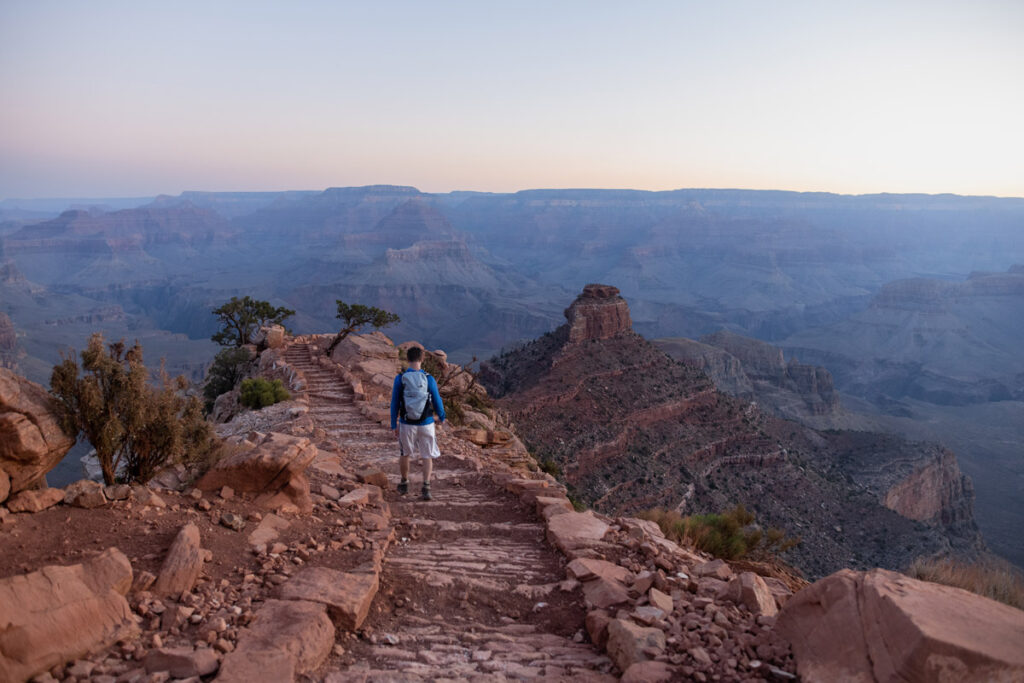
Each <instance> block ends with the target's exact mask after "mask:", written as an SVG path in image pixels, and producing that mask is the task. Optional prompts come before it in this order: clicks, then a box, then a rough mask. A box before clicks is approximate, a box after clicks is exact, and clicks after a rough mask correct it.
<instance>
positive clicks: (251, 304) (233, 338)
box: [210, 296, 295, 346]
mask: <svg viewBox="0 0 1024 683" xmlns="http://www.w3.org/2000/svg"><path fill="white" fill-rule="evenodd" d="M213 314H214V315H215V316H217V319H218V320H219V322H220V325H221V329H220V331H219V332H217V333H216V334H214V335H213V336H211V337H210V339H212V340H213V341H215V342H217V343H218V344H220V345H221V346H245V345H246V344H251V343H252V342H253V335H255V334H256V332H258V331H259V329H260V328H261V327H263V326H265V325H282V324H283V323H284V320H285V318H290V317H291V316H293V315H295V311H293V310H291V309H290V308H284V307H283V306H281V307H276V308H275V307H274V306H272V305H270V303H269V302H267V301H259V300H258V299H253V298H252V297H250V296H244V297H242V298H241V299H239V298H238V297H237V296H233V297H231V301H229V302H227V303H226V304H224V305H223V306H221V307H220V308H215V309H213Z"/></svg>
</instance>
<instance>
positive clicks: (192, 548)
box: [153, 522, 203, 675]
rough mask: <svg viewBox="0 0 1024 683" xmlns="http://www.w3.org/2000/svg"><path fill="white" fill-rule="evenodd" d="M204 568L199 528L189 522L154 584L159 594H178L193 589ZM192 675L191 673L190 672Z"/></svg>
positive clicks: (154, 589)
mask: <svg viewBox="0 0 1024 683" xmlns="http://www.w3.org/2000/svg"><path fill="white" fill-rule="evenodd" d="M202 569H203V553H202V549H201V548H200V545H199V528H198V527H197V526H196V525H195V524H193V523H192V522H189V523H188V524H186V525H185V526H183V527H182V528H181V531H179V532H178V536H177V538H175V539H174V543H173V544H172V545H171V549H170V550H169V551H168V552H167V557H166V558H165V559H164V564H163V566H162V567H161V568H160V575H159V576H158V577H157V579H156V583H155V584H154V585H153V592H154V593H156V594H157V595H161V596H164V595H170V596H178V595H181V594H182V593H187V592H188V591H190V590H192V586H194V585H195V583H196V579H198V578H199V572H200V571H202ZM190 675H191V674H190Z"/></svg>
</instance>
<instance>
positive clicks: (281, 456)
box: [196, 432, 317, 514]
mask: <svg viewBox="0 0 1024 683" xmlns="http://www.w3.org/2000/svg"><path fill="white" fill-rule="evenodd" d="M237 447H238V449H239V450H238V452H236V453H234V454H233V455H230V456H228V457H227V458H225V459H223V460H221V461H220V462H218V463H217V464H216V465H215V466H214V467H213V468H212V469H210V471H209V472H207V473H206V474H205V475H203V477H202V478H201V479H200V480H199V481H198V482H197V483H196V487H197V488H199V489H201V490H203V491H217V490H220V489H222V488H223V487H225V486H230V487H231V488H232V489H234V490H235V491H236V492H245V493H253V494H256V496H257V499H256V502H257V504H259V505H261V506H263V507H265V508H267V509H272V510H285V511H289V510H290V511H293V512H303V513H306V514H308V513H309V512H310V511H311V510H312V509H313V503H312V499H311V498H310V493H309V480H308V479H306V476H305V474H304V473H305V471H306V467H308V466H309V464H310V463H311V462H313V459H314V458H315V457H316V456H317V448H316V446H314V445H313V443H312V442H311V441H310V440H309V439H307V438H304V437H297V436H290V435H288V434H278V433H270V434H260V433H258V432H254V433H253V434H251V435H249V437H247V438H246V439H244V440H242V441H240V442H239V443H237Z"/></svg>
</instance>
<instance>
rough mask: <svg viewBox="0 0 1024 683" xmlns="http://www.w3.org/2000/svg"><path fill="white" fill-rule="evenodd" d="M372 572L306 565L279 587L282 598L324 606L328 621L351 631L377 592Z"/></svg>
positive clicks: (362, 616)
mask: <svg viewBox="0 0 1024 683" xmlns="http://www.w3.org/2000/svg"><path fill="white" fill-rule="evenodd" d="M378 585H379V584H378V581H377V575H376V574H355V573H346V572H339V571H337V570H335V569H328V568H327V567H307V568H306V569H303V570H302V571H301V572H299V573H298V574H296V575H295V577H293V578H292V579H291V580H290V581H288V582H287V583H285V584H284V585H282V586H281V590H280V597H281V599H282V600H308V601H310V602H317V603H322V604H324V605H326V606H327V613H328V615H329V616H330V617H331V621H333V622H334V623H335V624H337V625H338V626H339V627H340V628H345V629H348V630H349V631H354V630H356V629H357V628H359V627H360V626H362V624H363V620H365V619H366V615H367V614H368V613H369V611H370V604H371V603H372V602H373V596H375V595H376V594H377V588H378Z"/></svg>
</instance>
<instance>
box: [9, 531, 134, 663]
mask: <svg viewBox="0 0 1024 683" xmlns="http://www.w3.org/2000/svg"><path fill="white" fill-rule="evenodd" d="M131 583H132V566H131V563H129V561H128V558H127V557H125V556H124V554H122V553H121V551H119V550H118V549H117V548H110V549H109V550H107V551H106V552H104V553H103V554H101V555H98V556H97V557H95V558H93V559H91V560H89V561H88V562H85V563H82V564H76V565H71V566H68V567H59V566H50V567H43V568H42V569H40V570H39V571H35V572H32V573H30V574H25V575H23V576H12V577H9V578H6V579H2V580H0V626H2V628H0V680H3V681H22V680H27V679H28V678H30V677H32V676H34V675H35V674H38V673H42V672H44V671H47V670H48V669H50V668H51V667H53V666H55V665H57V664H61V663H63V662H66V661H69V660H72V659H75V658H76V657H80V656H82V655H84V654H86V653H87V652H89V651H91V650H94V649H96V648H100V647H105V646H107V645H110V644H112V643H114V642H115V641H117V640H120V639H122V638H127V637H129V636H132V635H134V634H135V633H136V631H137V627H136V626H135V621H134V620H133V618H132V612H131V610H130V609H129V606H128V602H127V601H126V600H125V598H124V596H125V594H126V593H127V592H128V589H129V587H130V586H131Z"/></svg>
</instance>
